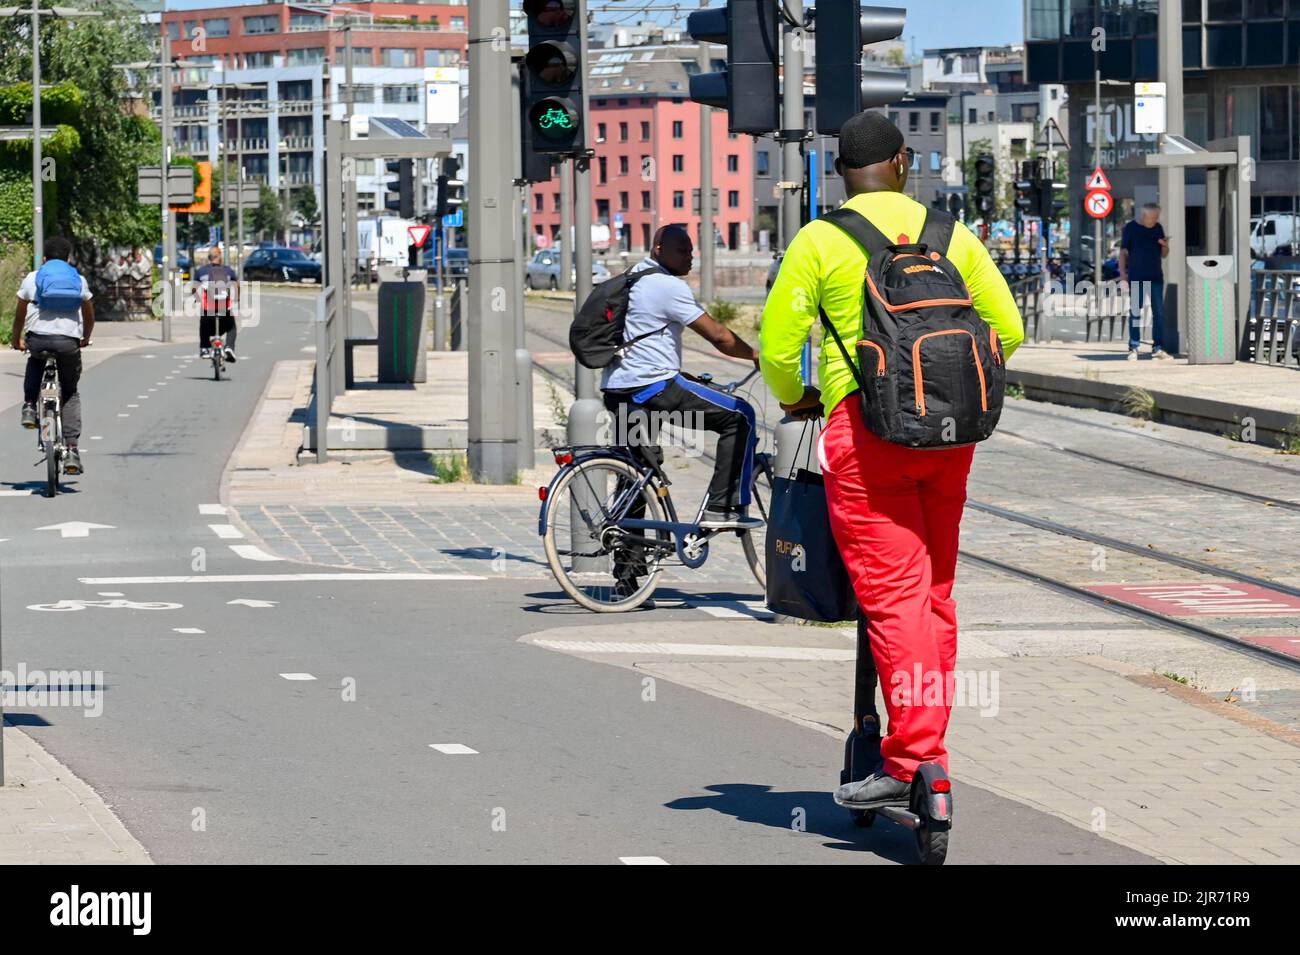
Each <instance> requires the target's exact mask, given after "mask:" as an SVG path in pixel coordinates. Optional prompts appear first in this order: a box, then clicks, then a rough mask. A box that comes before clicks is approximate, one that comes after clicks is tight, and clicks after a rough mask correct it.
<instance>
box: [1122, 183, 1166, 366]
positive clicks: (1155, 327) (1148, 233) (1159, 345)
mask: <svg viewBox="0 0 1300 955" xmlns="http://www.w3.org/2000/svg"><path fill="white" fill-rule="evenodd" d="M1168 254H1169V240H1168V239H1167V238H1166V237H1165V227H1164V226H1162V225H1161V224H1160V207H1159V206H1158V205H1156V204H1155V203H1154V202H1148V203H1147V204H1146V205H1144V206H1143V207H1142V211H1141V212H1140V213H1139V214H1138V217H1137V218H1136V219H1134V220H1133V221H1132V222H1130V223H1128V224H1127V225H1125V226H1124V232H1123V234H1122V235H1121V237H1120V240H1119V280H1120V281H1121V282H1126V283H1133V284H1134V287H1133V290H1132V296H1131V297H1130V299H1129V319H1128V360H1129V361H1137V356H1138V346H1139V345H1141V344H1142V307H1143V305H1145V304H1146V303H1147V302H1148V301H1149V302H1150V303H1151V357H1152V358H1171V357H1173V356H1171V355H1170V354H1169V350H1168V347H1167V342H1168V337H1167V336H1166V335H1165V273H1164V268H1163V266H1162V263H1161V259H1163V258H1164V257H1165V256H1167V255H1168Z"/></svg>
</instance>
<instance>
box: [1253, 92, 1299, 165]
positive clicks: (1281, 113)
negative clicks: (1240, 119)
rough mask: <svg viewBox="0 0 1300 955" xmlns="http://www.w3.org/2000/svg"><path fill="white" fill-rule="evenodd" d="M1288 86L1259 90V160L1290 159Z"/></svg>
mask: <svg viewBox="0 0 1300 955" xmlns="http://www.w3.org/2000/svg"><path fill="white" fill-rule="evenodd" d="M1290 99H1291V88H1290V87H1288V86H1261V87H1260V88H1259V130H1260V137H1259V158H1260V159H1261V160H1264V161H1268V160H1275V159H1290V158H1291V156H1290V152H1291V136H1290V134H1289V132H1288V121H1287V114H1288V112H1289V110H1290V107H1291V104H1290Z"/></svg>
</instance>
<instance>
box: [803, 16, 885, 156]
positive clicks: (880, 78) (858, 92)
mask: <svg viewBox="0 0 1300 955" xmlns="http://www.w3.org/2000/svg"><path fill="white" fill-rule="evenodd" d="M906 21H907V11H906V10H903V9H899V8H896V7H867V6H863V5H862V4H860V3H858V2H857V0H817V10H816V17H815V19H814V21H813V23H814V26H815V27H816V30H815V32H814V34H813V35H814V36H815V37H816V39H817V48H816V53H817V132H819V133H824V134H826V135H838V133H839V131H840V127H841V126H843V125H844V124H845V123H846V122H848V120H850V119H851V118H852V117H854V116H856V115H857V114H858V113H860V112H862V111H863V110H864V109H874V108H876V107H877V106H887V105H888V104H890V103H894V102H897V101H898V100H900V99H902V98H903V96H905V95H906V94H907V74H906V73H904V72H901V71H898V70H871V69H864V68H863V66H862V50H863V48H864V47H866V46H870V45H871V44H872V43H879V42H881V41H882V40H893V39H896V38H897V37H899V36H901V35H902V32H903V26H904V25H905V23H906Z"/></svg>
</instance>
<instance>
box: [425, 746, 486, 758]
mask: <svg viewBox="0 0 1300 955" xmlns="http://www.w3.org/2000/svg"><path fill="white" fill-rule="evenodd" d="M429 748H430V749H436V750H437V751H438V752H440V753H442V754H443V755H444V756H477V755H479V752H478V750H476V749H470V748H469V747H468V746H466V745H465V744H464V743H430V744H429Z"/></svg>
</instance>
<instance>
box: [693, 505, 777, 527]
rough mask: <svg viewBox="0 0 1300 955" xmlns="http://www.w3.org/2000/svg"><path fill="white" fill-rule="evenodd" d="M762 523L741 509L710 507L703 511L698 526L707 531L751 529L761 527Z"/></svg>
mask: <svg viewBox="0 0 1300 955" xmlns="http://www.w3.org/2000/svg"><path fill="white" fill-rule="evenodd" d="M763 523H764V522H763V521H761V520H759V519H758V518H757V517H750V516H748V515H747V514H745V513H744V512H743V511H733V510H725V511H715V510H713V509H712V508H710V509H708V510H706V511H705V512H704V518H703V519H702V520H701V521H700V527H702V528H703V529H704V530H708V531H752V530H757V529H758V528H760V527H762V526H763Z"/></svg>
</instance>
